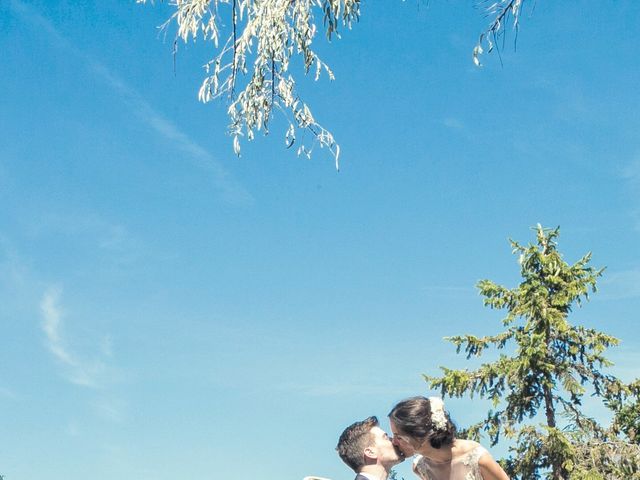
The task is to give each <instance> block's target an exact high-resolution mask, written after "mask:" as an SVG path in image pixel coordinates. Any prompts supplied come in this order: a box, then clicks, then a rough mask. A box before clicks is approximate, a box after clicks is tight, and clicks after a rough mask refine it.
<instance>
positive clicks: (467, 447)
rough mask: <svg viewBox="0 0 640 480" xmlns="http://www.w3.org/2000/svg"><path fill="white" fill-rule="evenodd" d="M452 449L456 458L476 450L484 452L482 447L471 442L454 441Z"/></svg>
mask: <svg viewBox="0 0 640 480" xmlns="http://www.w3.org/2000/svg"><path fill="white" fill-rule="evenodd" d="M454 449H455V450H456V452H455V456H457V457H461V456H463V455H467V454H469V453H471V452H475V451H476V450H482V451H483V452H484V447H483V446H482V445H480V444H479V443H478V442H474V441H473V440H463V439H456V441H455V444H454Z"/></svg>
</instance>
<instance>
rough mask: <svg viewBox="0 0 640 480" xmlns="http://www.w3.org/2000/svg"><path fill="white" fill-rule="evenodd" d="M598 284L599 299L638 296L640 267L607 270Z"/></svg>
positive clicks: (639, 293) (639, 291) (639, 296)
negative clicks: (615, 270)
mask: <svg viewBox="0 0 640 480" xmlns="http://www.w3.org/2000/svg"><path fill="white" fill-rule="evenodd" d="M600 285H601V286H600V292H601V294H599V296H598V298H599V299H601V300H623V299H628V298H640V269H636V270H624V271H619V272H608V273H607V276H606V277H605V278H604V279H603V280H602V282H601V284H600Z"/></svg>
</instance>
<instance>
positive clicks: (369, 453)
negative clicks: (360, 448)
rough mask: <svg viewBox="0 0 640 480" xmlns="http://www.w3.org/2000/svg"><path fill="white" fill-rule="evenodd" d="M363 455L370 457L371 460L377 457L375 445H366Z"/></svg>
mask: <svg viewBox="0 0 640 480" xmlns="http://www.w3.org/2000/svg"><path fill="white" fill-rule="evenodd" d="M364 456H365V457H366V458H371V459H372V460H375V459H377V458H378V454H377V452H376V449H375V447H373V446H371V445H370V446H368V447H367V448H365V449H364Z"/></svg>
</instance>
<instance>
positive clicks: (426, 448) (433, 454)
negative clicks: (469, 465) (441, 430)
mask: <svg viewBox="0 0 640 480" xmlns="http://www.w3.org/2000/svg"><path fill="white" fill-rule="evenodd" d="M419 453H420V454H421V455H423V456H425V457H427V458H428V459H429V460H430V461H432V462H434V463H446V462H450V461H451V459H452V458H453V449H452V445H443V446H442V447H441V448H433V447H432V446H431V445H430V444H429V442H428V441H426V442H425V444H424V445H423V446H422V447H421V448H420V449H419Z"/></svg>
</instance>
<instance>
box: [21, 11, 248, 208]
mask: <svg viewBox="0 0 640 480" xmlns="http://www.w3.org/2000/svg"><path fill="white" fill-rule="evenodd" d="M9 6H10V7H11V8H12V9H13V11H14V12H15V13H16V14H17V15H18V16H19V17H20V18H21V19H22V20H23V21H24V22H26V23H30V24H32V25H33V26H35V27H37V29H38V31H39V32H44V33H45V34H47V35H48V36H49V38H50V39H51V40H52V41H53V43H54V45H55V46H57V47H58V48H61V49H64V50H65V51H67V52H69V53H70V54H72V55H73V56H75V57H76V58H78V59H79V60H80V61H81V62H82V63H84V65H85V66H86V67H87V68H88V69H89V70H90V71H91V72H93V73H94V75H95V76H96V77H97V78H98V79H100V80H101V81H102V82H103V83H104V84H106V85H107V86H108V87H110V88H111V90H112V91H113V92H114V93H116V94H117V95H118V96H119V98H120V99H121V100H122V101H123V103H124V104H125V105H126V106H127V107H128V108H129V109H130V110H131V112H132V113H133V114H134V115H136V116H137V117H138V118H139V119H140V120H141V121H142V122H143V123H144V124H146V125H147V127H149V128H150V129H152V130H153V131H155V132H156V133H157V134H159V135H161V136H162V137H164V138H165V139H166V140H167V141H169V142H170V143H171V144H172V145H173V146H174V147H175V148H177V149H178V150H180V151H182V152H183V153H185V154H186V155H187V156H188V158H189V159H190V160H191V162H192V163H193V164H195V165H196V166H197V167H199V168H202V169H204V170H206V171H207V172H209V173H210V174H211V176H212V179H213V184H214V186H215V187H216V189H217V191H218V192H219V193H220V195H221V197H222V198H223V199H224V200H225V201H227V202H229V203H232V204H239V205H246V204H250V203H252V202H253V197H252V195H251V194H250V193H249V192H248V191H247V190H246V189H245V188H244V187H243V186H242V185H240V184H239V183H238V182H237V181H236V180H235V179H233V178H232V176H231V175H230V174H229V172H228V171H227V170H226V169H225V168H224V166H223V165H222V164H221V163H220V162H219V161H218V160H217V159H216V158H215V157H214V156H213V155H212V154H211V153H210V152H209V151H207V150H206V149H205V148H204V147H202V146H201V145H200V144H199V143H198V142H197V141H195V140H194V139H192V138H191V137H190V136H189V135H188V134H187V133H186V132H184V131H183V130H182V129H180V127H178V125H176V124H175V123H174V122H172V121H171V120H170V119H168V118H167V117H165V116H164V115H163V114H162V113H160V112H159V111H158V110H157V109H155V108H154V107H153V106H152V105H151V104H150V103H149V102H148V101H146V100H145V99H144V97H143V96H142V95H141V94H140V93H139V92H138V91H137V90H136V89H135V88H133V87H132V86H131V85H129V84H128V83H127V82H126V81H125V80H124V79H122V78H121V77H119V76H118V75H117V74H116V73H115V72H113V71H112V70H111V69H110V68H108V67H107V66H106V65H104V64H103V63H101V62H100V61H98V60H96V59H95V58H94V57H93V56H91V55H88V54H87V53H85V52H83V51H82V50H81V49H79V48H78V47H77V46H75V45H74V44H73V43H72V42H70V41H69V40H68V39H67V38H66V37H65V36H64V35H63V34H62V33H60V32H59V31H58V29H57V28H56V27H55V26H54V25H53V23H51V21H49V20H48V19H47V18H46V17H44V16H43V15H41V14H40V13H39V12H38V11H37V10H36V9H35V8H33V7H31V6H29V5H27V4H25V3H23V2H21V1H19V0H11V1H10V2H9Z"/></svg>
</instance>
